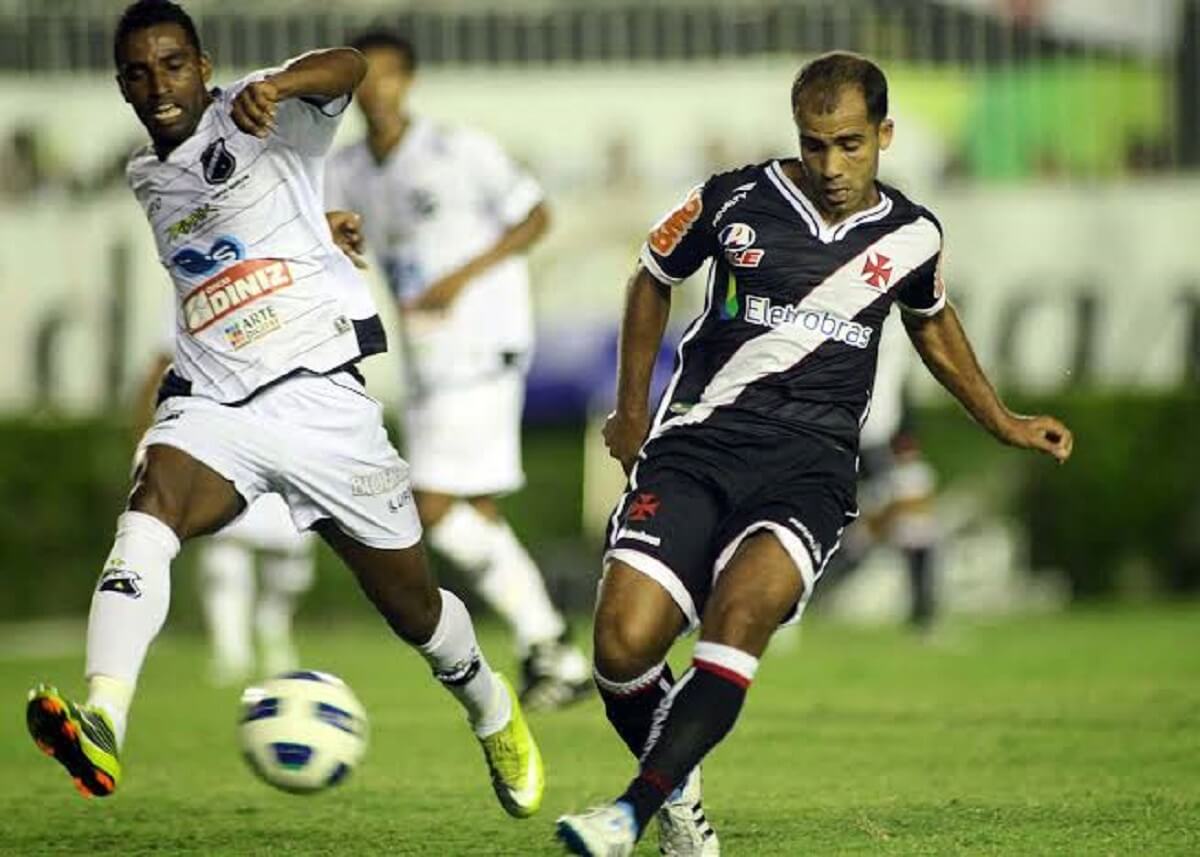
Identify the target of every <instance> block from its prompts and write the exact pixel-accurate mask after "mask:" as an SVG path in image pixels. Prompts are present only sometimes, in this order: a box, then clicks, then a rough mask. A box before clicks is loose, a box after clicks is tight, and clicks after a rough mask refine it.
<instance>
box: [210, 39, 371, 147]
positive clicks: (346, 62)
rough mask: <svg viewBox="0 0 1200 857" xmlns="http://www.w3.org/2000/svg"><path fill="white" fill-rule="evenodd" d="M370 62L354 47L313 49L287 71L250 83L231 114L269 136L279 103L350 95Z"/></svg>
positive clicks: (248, 128) (243, 124)
mask: <svg viewBox="0 0 1200 857" xmlns="http://www.w3.org/2000/svg"><path fill="white" fill-rule="evenodd" d="M366 72H367V61H366V60H365V59H364V58H363V55H362V54H360V53H359V52H358V51H356V50H354V48H330V49H328V50H323V51H313V52H312V53H308V54H305V55H304V56H302V57H300V58H299V59H296V60H294V61H293V62H291V63H289V64H288V65H287V67H286V68H284V69H283V71H281V72H278V73H277V74H273V75H271V76H270V77H267V78H264V79H263V80H260V81H255V82H254V83H250V84H248V85H247V86H246V87H245V88H244V89H243V90H242V91H241V92H240V93H238V96H237V98H235V99H234V102H233V108H232V110H231V111H230V115H231V116H232V117H233V121H234V123H235V124H236V125H237V126H238V128H240V129H242V130H243V131H245V132H246V133H247V134H252V135H254V136H255V137H266V136H267V135H268V134H270V133H271V131H272V130H273V129H274V128H275V111H276V105H277V104H278V103H279V102H281V101H286V100H288V99H289V98H319V99H326V100H331V99H334V98H340V97H342V96H343V95H348V94H350V93H351V92H353V91H354V89H355V87H357V86H358V84H359V83H360V82H361V81H362V79H363V75H365V74H366Z"/></svg>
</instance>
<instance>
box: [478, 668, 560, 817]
mask: <svg viewBox="0 0 1200 857" xmlns="http://www.w3.org/2000/svg"><path fill="white" fill-rule="evenodd" d="M496 678H497V679H498V680H499V681H500V683H501V684H502V685H503V686H504V692H505V693H507V694H508V696H509V698H510V699H511V700H512V717H511V718H509V721H508V723H507V724H505V726H504V728H503V729H501V730H500V731H499V732H495V733H493V734H491V735H488V736H487V737H486V738H480V739H479V743H480V744H481V745H483V755H484V757H485V758H486V759H487V763H488V770H490V771H491V772H492V788H493V789H494V790H495V792H496V797H497V798H499V799H500V805H501V806H503V807H504V811H505V812H507V813H508V814H509V815H511V816H512V817H513V818H529V816H531V815H533V814H534V813H535V812H537V811H538V808H539V807H540V806H541V805H542V794H543V792H545V790H546V774H545V771H544V770H543V769H542V754H541V752H539V750H538V746H537V742H535V741H534V740H533V733H531V732H530V731H529V726H528V725H527V724H526V723H525V715H524V714H522V713H521V703H520V702H519V701H518V700H517V695H516V694H515V693H513V689H512V685H510V684H509V683H508V679H506V678H504V676H501V675H497V676H496Z"/></svg>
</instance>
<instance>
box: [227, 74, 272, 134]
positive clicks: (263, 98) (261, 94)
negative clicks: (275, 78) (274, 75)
mask: <svg viewBox="0 0 1200 857" xmlns="http://www.w3.org/2000/svg"><path fill="white" fill-rule="evenodd" d="M279 101H280V97H279V89H278V88H277V87H276V86H275V84H273V83H271V81H270V79H269V78H268V79H266V80H259V81H255V82H254V83H248V84H246V86H245V87H244V88H243V89H242V91H241V92H239V93H238V94H237V97H236V98H234V99H233V107H232V108H231V109H230V111H229V115H230V117H231V118H232V119H233V124H234V125H237V126H238V128H240V129H241V130H243V131H245V132H246V133H247V134H252V135H253V136H255V137H266V136H267V135H268V134H270V133H271V132H272V131H274V130H275V110H276V105H277V104H278V103H279Z"/></svg>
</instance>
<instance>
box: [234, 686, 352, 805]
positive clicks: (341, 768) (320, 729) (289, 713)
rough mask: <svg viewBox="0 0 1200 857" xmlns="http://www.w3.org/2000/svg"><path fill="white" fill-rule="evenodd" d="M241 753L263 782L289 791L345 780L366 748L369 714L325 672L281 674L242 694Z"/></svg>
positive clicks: (305, 790) (317, 788)
mask: <svg viewBox="0 0 1200 857" xmlns="http://www.w3.org/2000/svg"><path fill="white" fill-rule="evenodd" d="M240 735H241V744H242V754H243V756H245V758H246V761H247V763H249V765H250V768H251V769H252V770H253V771H254V772H255V773H256V774H258V775H259V776H260V777H261V778H262V779H263V780H265V781H266V782H268V783H270V784H271V785H273V786H275V787H276V788H280V789H283V790H284V791H287V792H293V793H301V794H306V793H310V792H318V791H321V790H323V789H327V788H331V787H333V786H336V785H337V784H338V783H340V782H343V781H344V780H345V779H346V777H347V776H349V775H350V772H351V771H353V770H354V768H355V767H356V766H357V765H358V763H359V761H360V760H361V759H362V757H363V753H364V752H365V751H366V749H367V712H366V710H365V709H364V708H363V707H362V703H361V702H359V701H358V698H357V697H356V696H355V695H354V692H353V691H351V690H350V688H349V687H348V686H347V685H346V683H345V682H344V681H342V680H341V679H340V678H338V677H337V676H335V675H330V674H329V673H323V672H316V671H314V670H302V671H297V672H289V673H284V674H282V675H278V676H275V677H274V678H272V679H268V680H267V681H265V682H263V683H262V684H259V685H256V686H254V687H248V688H246V690H245V691H243V693H242V715H241V724H240Z"/></svg>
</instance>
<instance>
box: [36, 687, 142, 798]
mask: <svg viewBox="0 0 1200 857" xmlns="http://www.w3.org/2000/svg"><path fill="white" fill-rule="evenodd" d="M25 722H26V724H27V725H28V726H29V734H30V735H32V736H33V741H34V743H35V744H37V745H38V749H40V750H41V751H42V752H43V753H45V754H46V755H47V756H51V757H53V758H54V759H55V760H57V761H58V763H59V764H60V765H62V766H63V767H64V768H66V769H67V773H68V774H70V775H71V780H72V781H73V782H74V783H75V788H77V789H78V790H79V793H80V794H81V795H83V796H84V797H106V796H108V795H110V794H112V793H113V792H114V791H116V788H117V783H119V782H120V781H121V763H120V762H119V761H118V760H117V739H116V737H115V735H114V733H113V728H112V723H111V721H109V719H108V715H107V714H105V713H104V712H103V711H101V710H100V709H98V708H89V707H87V706H84V705H76V704H75V703H74V702H71V700H69V699H67V698H66V697H64V696H62V695H61V694H60V693H59V692H58V690H57V689H56V688H54V687H52V686H51V685H48V684H39V685H38V686H37V687H35V688H34V689H33V690H31V691H29V702H28V704H27V705H26V706H25Z"/></svg>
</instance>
